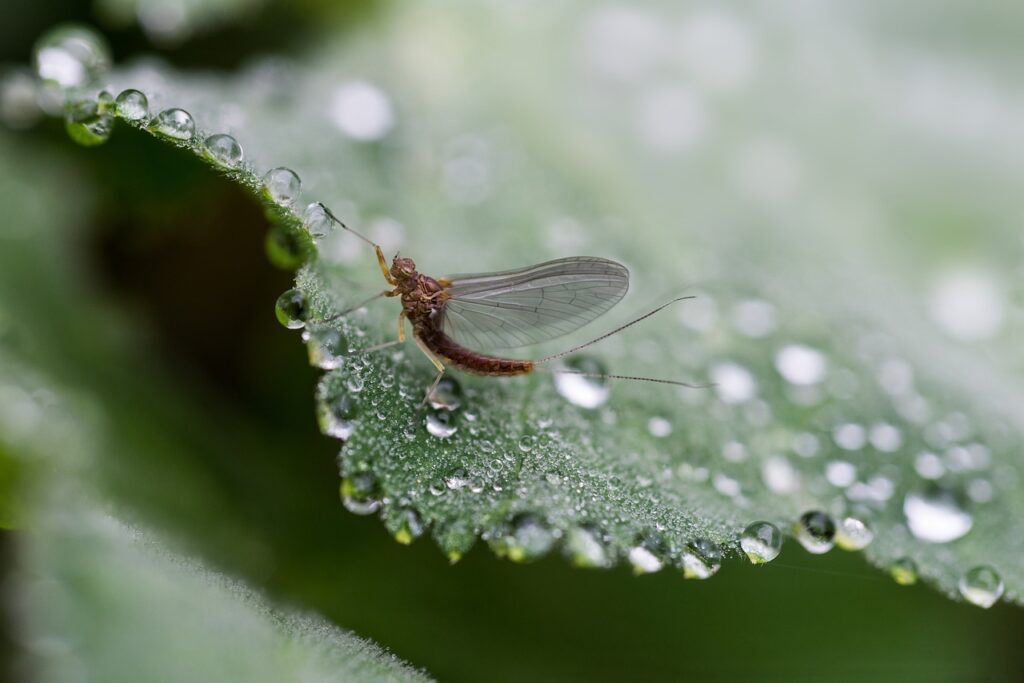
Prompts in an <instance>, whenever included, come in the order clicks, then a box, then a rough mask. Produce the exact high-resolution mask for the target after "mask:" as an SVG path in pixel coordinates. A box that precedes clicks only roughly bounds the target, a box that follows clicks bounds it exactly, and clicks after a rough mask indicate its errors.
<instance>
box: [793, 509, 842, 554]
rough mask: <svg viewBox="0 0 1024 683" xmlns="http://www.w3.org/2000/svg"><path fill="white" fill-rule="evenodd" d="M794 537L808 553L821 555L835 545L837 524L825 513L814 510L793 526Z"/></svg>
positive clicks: (805, 514)
mask: <svg viewBox="0 0 1024 683" xmlns="http://www.w3.org/2000/svg"><path fill="white" fill-rule="evenodd" d="M793 535H794V536H796V540H798V541H800V545H802V546H803V547H804V548H805V549H806V550H807V552H809V553H814V554H815V555H821V554H822V553H827V552H828V551H829V550H832V546H833V545H835V537H836V523H835V522H834V521H832V518H831V517H829V516H828V515H827V514H825V513H824V512H820V511H818V510H812V511H811V512H805V513H804V514H803V515H801V516H800V519H799V521H797V523H796V524H794V525H793Z"/></svg>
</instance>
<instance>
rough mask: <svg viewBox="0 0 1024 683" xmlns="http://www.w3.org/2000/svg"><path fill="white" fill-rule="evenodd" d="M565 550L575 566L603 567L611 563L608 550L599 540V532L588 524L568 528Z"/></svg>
mask: <svg viewBox="0 0 1024 683" xmlns="http://www.w3.org/2000/svg"><path fill="white" fill-rule="evenodd" d="M565 550H566V552H567V553H568V555H569V557H570V558H571V559H572V563H573V565H575V566H577V567H588V568H592V567H597V568H602V569H604V568H607V567H610V566H611V565H612V560H611V557H609V555H608V550H607V548H605V546H604V543H602V541H601V532H600V531H599V530H598V529H597V528H596V527H593V526H590V525H585V526H579V527H573V528H572V529H569V533H568V535H567V536H566V541H565Z"/></svg>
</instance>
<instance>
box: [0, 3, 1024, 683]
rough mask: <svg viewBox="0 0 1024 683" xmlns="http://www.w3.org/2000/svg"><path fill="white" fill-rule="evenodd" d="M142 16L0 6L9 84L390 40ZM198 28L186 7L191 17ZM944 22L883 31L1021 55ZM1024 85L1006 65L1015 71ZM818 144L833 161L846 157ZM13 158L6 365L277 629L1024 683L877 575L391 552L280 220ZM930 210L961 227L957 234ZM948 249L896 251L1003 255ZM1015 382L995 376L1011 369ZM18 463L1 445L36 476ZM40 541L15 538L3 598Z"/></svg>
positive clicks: (687, 674)
mask: <svg viewBox="0 0 1024 683" xmlns="http://www.w3.org/2000/svg"><path fill="white" fill-rule="evenodd" d="M15 4H16V5H17V6H15ZM217 5H219V3H218V4H217ZM138 6H141V7H148V8H150V11H151V14H149V15H145V16H149V17H150V19H149V20H148V22H149V23H147V22H146V21H143V22H141V23H142V26H141V27H140V22H137V21H136V20H135V17H136V14H135V11H136V4H135V3H132V2H118V1H116V0H107V1H105V2H95V3H82V2H56V1H50V0H40V1H38V2H33V3H6V4H5V6H4V7H3V9H2V10H0V63H5V64H7V65H19V64H20V65H26V64H28V63H29V62H30V57H31V47H32V43H33V41H34V40H35V39H36V37H37V36H38V35H39V34H41V33H42V32H43V31H45V30H46V29H47V28H49V27H50V26H52V25H53V24H54V23H57V22H61V21H67V20H77V21H84V22H87V23H90V24H92V25H96V26H99V27H100V28H101V29H102V30H103V32H104V33H105V35H107V36H108V38H109V39H110V41H111V44H112V48H113V53H114V56H115V60H116V61H117V62H122V61H125V60H127V59H129V58H130V57H132V56H135V55H138V54H150V53H159V54H161V55H162V57H163V58H164V59H166V60H167V61H169V62H171V63H172V64H175V65H180V66H182V67H186V68H187V67H196V66H200V67H204V68H205V67H212V68H217V69H224V70H232V69H237V68H239V67H240V65H241V64H244V63H245V62H246V61H247V60H250V59H253V58H256V57H259V56H262V55H265V54H268V53H276V54H285V55H296V56H297V55H301V54H302V53H303V52H304V51H306V50H309V49H310V46H314V45H317V44H318V43H319V42H321V41H324V40H328V39H331V40H336V39H337V36H339V35H341V36H349V35H350V36H358V35H359V34H360V32H361V31H363V30H365V28H366V27H367V26H372V25H373V24H374V23H375V22H386V21H387V20H388V12H389V8H388V7H387V6H376V5H373V4H371V3H364V2H359V3H349V4H345V5H342V6H338V5H336V4H335V3H330V2H318V1H317V0H296V1H295V2H288V3H261V2H256V1H252V2H248V3H246V2H234V3H223V6H224V9H223V10H222V11H221V13H220V14H216V15H215V16H214V17H213V18H204V19H202V20H199V21H197V23H196V28H195V30H192V29H191V28H189V29H188V30H186V29H185V28H179V29H177V30H167V29H166V25H165V24H164V23H161V22H160V21H157V20H155V19H153V18H152V17H153V16H156V17H158V18H159V17H160V16H163V15H161V14H160V12H159V11H157V9H154V8H159V6H160V3H153V2H149V3H146V2H139V3H138ZM194 6H196V5H195V4H194V3H186V2H184V1H182V2H178V3H168V4H167V6H166V7H170V8H171V9H170V10H167V11H170V12H171V16H177V15H175V14H174V11H178V10H180V11H185V10H181V9H180V8H189V7H194ZM211 6H213V4H212V5H211ZM166 7H165V8H164V9H166ZM175 8H178V10H175ZM927 8H928V6H927V5H924V4H920V3H918V4H917V5H916V12H917V13H915V12H911V11H910V10H909V9H908V10H907V11H906V16H901V13H900V12H895V13H894V17H893V19H894V21H893V24H892V25H880V26H877V31H879V32H882V33H884V32H885V31H887V30H891V29H892V26H905V25H913V24H914V22H915V20H916V19H918V18H921V19H922V21H921V22H920V28H919V30H920V31H921V33H922V34H924V35H926V36H927V37H928V39H929V40H932V41H933V42H938V43H939V44H940V45H948V49H949V50H950V51H958V52H959V51H968V52H969V51H970V50H973V49H982V48H976V46H978V45H982V46H984V45H985V41H984V40H981V39H979V38H978V36H988V35H992V36H995V37H998V36H999V35H1001V33H1000V32H1002V31H1005V30H1006V24H1007V22H1005V21H1000V17H999V16H998V15H995V16H991V17H990V18H989V21H982V20H981V19H979V20H978V23H979V25H978V26H975V27H970V28H969V30H970V31H971V32H972V33H971V36H973V37H972V39H971V41H970V42H967V41H965V40H961V37H962V36H961V32H962V31H967V30H968V28H967V27H962V26H946V25H941V24H939V25H933V24H932V23H930V22H929V21H928V20H927V11H928V10H927ZM452 11H458V5H457V4H456V3H453V8H452ZM524 11H528V10H524ZM790 11H792V7H791V10H790ZM806 11H807V12H808V13H813V12H814V10H812V9H809V8H808V9H807V10H806ZM918 13H920V14H918ZM922 15H923V16H922ZM1018 15H1019V13H1008V14H1007V17H1006V19H1011V20H1017V21H1018V22H1019V21H1020V20H1022V19H1024V14H1021V15H1019V16H1018ZM795 16H796V14H794V17H795ZM794 20H795V19H794ZM154 22H155V23H154ZM1018 25H1019V23H1018ZM161 26H163V27H164V28H163V29H160V28H159V27H161ZM180 26H191V25H190V24H188V23H182V24H180ZM154 27H157V28H154ZM158 29H159V30H158ZM541 35H543V36H544V37H545V38H546V39H553V37H554V36H552V35H550V34H541ZM999 44H1001V43H1000V42H999V41H998V40H995V45H997V46H998V45H999ZM522 49H523V51H524V53H525V52H528V50H529V46H528V45H523V46H522ZM991 49H993V50H995V49H997V48H991ZM1017 60H1019V57H1018V56H1017V55H1016V54H1008V55H1006V56H1005V58H1004V57H1002V56H999V55H997V57H996V63H1002V64H1006V66H1007V68H1008V69H1011V68H1012V67H1014V66H1019V63H1018V61H1017ZM809 61H810V63H812V64H813V61H814V59H813V55H811V56H810V60H809ZM496 77H499V75H496ZM808 97H813V94H809V95H808ZM466 106H467V107H472V106H473V103H472V102H467V103H466ZM6 123H7V124H10V123H11V122H10V121H7V122H6ZM822 125H823V128H824V134H825V135H827V136H832V138H833V139H832V144H835V145H837V146H841V145H842V143H843V134H844V133H843V131H842V130H833V129H830V128H829V126H828V122H823V124H822ZM14 128H17V129H14ZM819 134H820V133H819ZM0 157H2V159H3V160H2V161H0V182H2V184H3V185H2V191H0V197H2V198H3V200H4V204H3V209H2V210H3V211H4V212H5V214H6V215H5V217H4V219H3V223H4V228H3V231H4V232H6V233H7V237H3V236H0V240H2V241H0V250H3V252H4V253H3V256H2V257H0V264H2V270H3V272H2V274H0V296H2V298H0V304H2V306H0V334H2V335H4V336H3V340H4V343H5V344H6V345H7V348H8V349H9V350H10V358H14V359H20V361H21V362H24V363H25V364H26V365H28V366H31V367H38V368H44V369H45V371H46V372H47V373H48V375H49V376H50V377H53V378H55V379H56V380H57V381H58V382H59V383H60V384H61V385H63V386H65V387H68V388H69V390H70V391H71V392H72V393H74V394H76V395H84V396H87V397H91V399H92V400H94V401H95V403H96V405H98V406H101V407H102V412H103V414H104V415H103V421H104V422H105V423H108V424H112V425H115V427H114V428H113V429H112V430H111V433H113V434H116V435H117V438H116V439H111V440H109V441H107V442H104V443H103V445H102V448H101V449H100V450H101V451H102V454H101V457H99V458H97V459H96V461H95V463H94V464H95V466H96V468H97V471H96V472H93V473H90V475H89V476H90V477H95V479H96V480H97V482H99V488H100V489H101V490H102V491H103V492H104V496H106V497H108V498H109V500H110V501H112V503H111V504H112V505H114V506H115V507H116V508H118V509H124V510H129V511H131V514H133V515H138V518H139V519H141V520H144V521H145V522H146V523H147V524H149V525H152V526H153V527H155V528H157V529H159V530H160V531H161V532H162V533H163V534H165V535H166V536H167V537H168V538H171V539H173V543H175V544H177V547H180V548H182V549H184V550H185V551H186V552H188V553H193V554H196V555H197V556H199V557H201V558H203V559H204V560H205V561H206V562H208V563H209V564H211V565H212V566H214V567H216V568H218V569H222V570H224V571H225V572H226V573H228V574H231V575H234V576H237V577H239V578H241V579H243V580H244V581H245V582H246V583H248V584H249V585H251V586H253V587H255V588H257V589H259V590H264V591H266V592H267V593H268V594H269V595H270V596H271V597H272V598H273V599H274V600H275V601H277V602H278V603H280V604H284V605H294V606H297V607H301V608H304V609H311V610H314V611H316V612H319V613H321V614H323V615H325V616H326V617H327V618H329V619H330V620H331V621H333V622H334V623H336V624H338V625H339V626H341V627H343V628H345V629H349V630H351V631H353V632H354V633H356V634H358V635H360V636H362V637H365V638H368V639H371V640H373V641H375V642H377V643H379V644H381V645H383V646H384V647H386V648H388V649H390V650H392V651H393V652H395V653H396V654H397V655H398V656H400V657H401V658H403V659H404V660H406V661H407V662H410V663H411V664H413V665H414V666H419V667H423V668H425V669H426V671H427V672H428V673H429V674H430V675H432V676H434V677H436V678H438V679H439V680H445V681H475V680H531V681H541V680H677V679H687V680H723V681H732V680H836V681H847V680H848V681H860V680H866V679H870V680H893V681H946V680H948V681H974V680H1020V678H1021V677H1022V676H1024V652H1022V651H1021V649H1020V646H1019V644H1020V638H1021V635H1022V627H1024V615H1022V614H1021V611H1020V609H1019V608H1017V607H1013V606H1011V605H1008V604H1000V605H997V606H996V607H995V608H993V609H992V610H990V611H982V610H979V609H977V608H974V607H972V606H969V605H966V604H961V603H955V602H952V601H950V600H948V599H947V598H945V597H943V596H941V595H939V594H938V593H936V592H935V591H932V590H929V589H927V588H925V587H921V586H916V587H911V588H901V587H898V586H896V585H895V584H894V583H893V582H892V581H891V580H889V579H888V578H887V577H885V576H884V575H882V574H881V573H880V572H878V571H877V570H874V569H872V568H870V567H869V566H867V564H866V563H865V562H864V561H863V560H862V559H861V558H860V557H859V556H857V555H851V554H845V553H830V554H829V555H826V556H824V557H814V558H811V557H810V556H808V555H806V554H805V553H804V552H803V550H802V549H800V548H799V547H797V546H796V544H794V543H792V542H787V546H786V550H785V552H784V554H783V555H782V556H781V557H780V559H779V560H778V561H776V562H774V563H772V564H770V565H768V566H767V567H763V568H753V567H748V566H745V565H743V564H742V563H739V562H732V563H730V564H729V565H728V567H727V569H728V571H723V572H722V574H721V575H720V576H718V577H716V578H715V579H714V580H712V581H708V582H700V583H698V582H683V581H682V580H681V579H680V577H679V576H678V575H677V574H675V573H673V572H662V573H660V574H656V575H653V576H649V577H641V578H634V577H633V576H631V575H630V573H629V572H628V570H626V569H625V568H619V569H615V570H612V571H606V572H587V571H581V570H576V569H572V568H571V567H570V566H569V564H568V563H567V562H565V561H564V560H562V559H561V558H558V557H551V558H548V559H545V560H543V561H541V562H538V563H536V564H533V565H529V566H518V565H513V564H510V563H507V562H503V561H501V560H498V559H496V558H495V557H494V556H493V555H492V554H491V553H490V552H489V551H487V550H486V549H484V548H481V547H478V548H476V549H474V551H473V552H471V553H470V554H469V555H468V556H467V557H466V558H465V559H464V560H463V561H462V562H460V563H459V564H457V565H455V566H449V564H448V562H447V560H446V559H445V557H444V556H443V555H442V553H440V552H439V551H438V550H437V549H436V548H435V547H434V546H433V544H432V543H430V542H429V541H426V540H421V541H419V542H417V543H415V544H413V545H412V546H411V547H404V546H400V545H398V544H396V543H395V542H394V541H393V539H392V538H391V537H390V536H389V535H388V534H387V533H386V532H385V530H384V528H383V527H382V525H381V524H380V522H379V521H378V520H376V519H373V518H359V517H355V516H353V515H351V514H349V513H347V512H346V511H345V510H344V509H343V508H342V507H341V505H340V504H339V501H338V496H337V470H336V465H335V456H336V451H337V446H336V444H335V443H334V442H333V441H330V440H328V439H325V438H324V437H323V436H321V434H320V433H319V431H318V430H317V427H316V424H315V420H314V410H313V398H312V389H313V387H314V385H315V382H316V379H317V372H315V371H314V370H313V369H311V368H310V367H309V365H308V363H307V361H306V357H305V350H304V349H303V347H302V345H301V344H299V343H298V341H297V339H296V336H295V334H294V333H291V332H289V331H287V330H285V329H283V328H282V327H281V326H280V325H278V323H277V322H276V320H275V319H274V316H273V313H272V308H273V302H274V300H275V299H276V297H277V295H278V294H279V293H280V292H282V291H283V290H285V289H287V288H288V287H289V286H291V285H290V283H291V274H290V273H287V272H284V271H281V270H277V269H275V268H274V267H272V266H271V265H270V264H269V263H268V262H267V259H266V255H265V252H264V243H263V241H264V234H265V231H266V220H265V218H264V216H263V215H262V212H261V210H260V209H259V207H258V206H257V205H256V204H255V203H254V202H253V201H252V200H251V199H250V198H249V197H248V196H246V195H245V194H244V193H243V192H242V191H240V190H239V189H238V188H236V187H234V186H233V185H232V184H231V183H229V182H228V181H226V180H224V179H223V178H221V177H218V176H217V175H216V174H214V173H213V172H211V171H210V170H209V169H208V168H207V167H206V166H204V165H202V164H201V163H199V162H198V161H197V160H195V159H193V158H191V157H190V156H188V155H185V154H182V153H179V152H178V151H176V150H173V149H171V148H169V147H168V146H165V145H161V144H158V143H157V142H156V141H154V140H153V139H151V138H149V137H148V136H145V135H142V134H140V133H137V132H134V131H130V130H127V128H126V129H125V130H123V131H120V130H119V131H118V133H117V134H116V135H115V136H114V137H113V138H112V139H111V141H110V142H109V143H108V144H106V145H104V146H102V147H99V148H97V149H83V148H80V147H76V146H75V145H74V144H72V143H71V142H70V141H69V140H68V139H67V136H66V134H65V133H64V130H63V124H62V123H61V122H60V121H56V120H53V119H42V120H38V121H25V122H22V121H19V122H18V125H17V126H11V125H7V126H5V127H4V129H3V130H2V132H0ZM125 168H131V169H134V171H135V172H133V173H131V174H125V173H124V172H123V169H125ZM934 199H935V203H936V205H937V208H936V209H935V212H936V215H937V220H936V223H937V224H942V223H943V220H944V217H948V215H949V214H944V213H943V207H942V198H941V197H935V198H934ZM1021 215H1024V214H1021V213H1019V214H1018V216H1017V219H1018V220H1019V218H1020V216H1021ZM949 222H950V223H951V224H953V227H950V228H949V229H948V231H947V232H948V234H946V235H945V236H944V237H942V238H937V237H936V234H937V233H935V232H926V233H924V234H920V235H915V234H913V233H910V234H906V233H904V234H901V235H900V236H899V237H894V238H893V240H892V250H893V251H895V252H901V251H903V250H906V251H908V252H914V254H915V256H913V257H912V258H921V259H923V260H924V261H925V262H926V263H929V264H931V263H943V258H944V253H945V252H946V251H953V252H957V253H959V252H962V251H964V250H967V251H970V250H974V251H976V252H978V253H982V254H985V253H986V252H987V251H990V250H992V247H991V244H992V240H991V239H990V237H991V235H989V234H987V233H981V234H979V235H972V233H971V230H970V229H968V228H967V227H964V226H962V225H957V221H956V220H955V218H950V219H949ZM26 234H28V235H32V236H33V237H32V238H31V239H20V238H19V239H13V238H12V237H11V236H12V235H22V236H24V235H26ZM224 254H231V263H230V267H229V268H225V267H224ZM880 258H883V259H884V258H896V257H893V256H892V254H883V255H881V256H880ZM924 270H927V268H925V269H924ZM1011 272H1016V273H1017V274H1019V270H1017V271H1012V268H1011ZM910 279H911V280H912V279H913V278H910ZM11 321H14V322H11ZM1003 358H1004V359H1005V356H1004V357H1003ZM1010 358H1011V360H1010V361H1005V360H1003V361H1002V362H1003V363H1004V365H1006V366H1008V367H1010V368H1011V369H1012V367H1013V365H1014V363H1013V357H1012V356H1010ZM1017 358H1018V359H1019V357H1017ZM1018 362H1019V360H1018ZM5 424H6V423H5ZM8 437H9V435H8ZM8 437H5V438H3V439H0V444H4V448H5V449H16V448H19V446H18V442H17V439H15V438H13V437H10V438H8ZM12 444H13V445H12ZM26 450H31V449H30V448H27V447H26ZM15 460H16V459H15ZM26 469H31V468H30V467H27V468H26ZM27 476H29V475H26V477H27ZM32 476H35V475H32ZM18 485H19V483H18V481H17V480H15V481H14V483H13V484H10V485H9V486H8V488H7V491H8V495H10V496H15V495H16V494H15V493H14V491H15V490H16V489H17V486H18ZM15 519H17V516H16V515H15ZM14 526H19V525H18V524H14ZM24 533H26V532H23V531H17V530H15V531H7V532H4V535H3V545H4V547H3V553H2V559H3V563H4V565H3V566H4V571H5V573H6V574H8V575H12V574H14V573H15V572H16V569H15V567H16V566H17V565H18V562H19V553H20V552H21V550H20V548H21V547H22V543H23V539H22V538H21V537H22V535H23V534H24ZM184 627H186V628H187V626H184ZM21 628H22V623H21V620H20V618H19V617H18V615H17V614H16V613H15V611H13V610H9V611H8V618H7V620H6V622H5V641H6V643H7V646H6V652H7V654H8V655H9V657H8V661H9V671H10V672H11V675H12V676H14V675H16V676H21V675H23V674H24V671H23V669H21V668H17V667H16V666H15V664H14V661H15V659H16V657H15V655H16V654H17V652H18V651H19V650H20V649H21V648H22V647H23V646H24V640H23V638H22V637H21V635H20V631H19V629H21Z"/></svg>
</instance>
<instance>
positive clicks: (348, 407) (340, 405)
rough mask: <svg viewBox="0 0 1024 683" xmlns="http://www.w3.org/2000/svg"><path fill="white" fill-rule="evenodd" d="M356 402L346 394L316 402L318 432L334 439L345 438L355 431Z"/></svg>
mask: <svg viewBox="0 0 1024 683" xmlns="http://www.w3.org/2000/svg"><path fill="white" fill-rule="evenodd" d="M355 416H356V404H355V401H353V400H352V399H351V398H350V397H349V396H348V395H347V394H342V395H340V396H336V397H334V398H332V399H322V400H320V401H319V402H318V403H317V414H316V418H317V424H318V425H319V426H320V432H321V433H323V434H325V435H327V436H330V437H332V438H335V439H342V440H344V439H347V438H348V437H350V436H352V432H353V431H355V422H353V421H352V420H353V418H355Z"/></svg>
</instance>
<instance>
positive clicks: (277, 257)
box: [264, 223, 306, 270]
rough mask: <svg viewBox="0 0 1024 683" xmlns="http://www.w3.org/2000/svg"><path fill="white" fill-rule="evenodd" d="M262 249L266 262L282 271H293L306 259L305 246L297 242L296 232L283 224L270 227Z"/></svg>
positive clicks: (297, 234) (297, 235)
mask: <svg viewBox="0 0 1024 683" xmlns="http://www.w3.org/2000/svg"><path fill="white" fill-rule="evenodd" d="M264 248H265V249H266V251H267V260H268V261H270V262H271V263H272V264H274V265H275V266H277V267H278V268H280V269H282V270H295V269H296V268H298V267H299V266H301V265H302V264H303V261H304V260H305V257H306V246H305V245H304V244H303V243H302V242H301V241H300V240H299V233H298V231H297V230H293V229H292V228H291V227H290V226H288V225H286V224H284V223H275V224H274V225H272V226H271V227H270V230H268V231H267V240H266V242H265V243H264Z"/></svg>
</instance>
